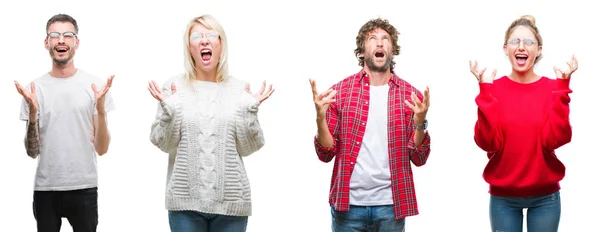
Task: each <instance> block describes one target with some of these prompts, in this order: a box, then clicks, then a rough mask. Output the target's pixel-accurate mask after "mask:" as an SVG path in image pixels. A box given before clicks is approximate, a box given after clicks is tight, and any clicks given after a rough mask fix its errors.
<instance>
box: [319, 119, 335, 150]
mask: <svg viewBox="0 0 600 232" xmlns="http://www.w3.org/2000/svg"><path fill="white" fill-rule="evenodd" d="M317 127H318V131H317V141H318V142H319V144H321V146H323V147H325V148H331V147H333V145H334V142H333V136H332V135H331V132H330V131H329V126H328V125H327V120H326V119H325V116H323V117H320V116H318V117H317Z"/></svg>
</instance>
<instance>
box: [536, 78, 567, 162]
mask: <svg viewBox="0 0 600 232" xmlns="http://www.w3.org/2000/svg"><path fill="white" fill-rule="evenodd" d="M572 92H573V91H572V90H571V89H570V88H569V80H568V79H567V80H565V79H560V80H558V89H557V90H555V91H553V93H552V95H553V96H552V97H553V102H552V106H551V108H550V111H549V116H548V118H547V121H546V122H545V123H544V129H543V140H544V141H543V144H544V146H545V147H546V148H547V149H550V150H554V149H558V148H559V147H561V146H563V145H565V144H567V143H569V142H570V141H571V136H572V134H573V132H572V129H571V123H570V120H569V114H570V107H569V103H570V102H571V98H570V97H569V94H570V93H572Z"/></svg>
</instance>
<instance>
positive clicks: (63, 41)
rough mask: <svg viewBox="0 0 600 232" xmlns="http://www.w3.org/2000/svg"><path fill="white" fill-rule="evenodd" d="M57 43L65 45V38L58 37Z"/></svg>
mask: <svg viewBox="0 0 600 232" xmlns="http://www.w3.org/2000/svg"><path fill="white" fill-rule="evenodd" d="M58 43H60V44H64V43H65V37H64V36H63V35H60V36H58Z"/></svg>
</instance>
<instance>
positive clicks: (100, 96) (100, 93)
mask: <svg viewBox="0 0 600 232" xmlns="http://www.w3.org/2000/svg"><path fill="white" fill-rule="evenodd" d="M113 78H115V75H111V76H110V77H109V78H108V80H107V81H106V85H104V88H102V89H101V90H98V88H97V87H96V84H92V90H93V91H94V97H95V101H96V110H97V111H98V112H102V111H104V100H105V99H106V93H108V90H109V89H110V87H111V86H112V81H113Z"/></svg>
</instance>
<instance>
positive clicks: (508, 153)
mask: <svg viewBox="0 0 600 232" xmlns="http://www.w3.org/2000/svg"><path fill="white" fill-rule="evenodd" d="M542 45H543V39H542V36H541V34H540V32H539V30H538V27H537V26H536V24H535V18H534V17H533V16H530V15H525V16H522V17H521V18H518V19H516V20H514V21H513V22H512V23H511V24H510V26H509V27H508V29H507V30H506V33H505V36H504V46H503V48H504V53H505V54H506V56H507V58H508V61H509V62H510V64H511V66H512V71H511V73H510V74H507V75H504V76H502V77H500V78H497V79H496V78H495V75H496V70H493V71H492V72H491V73H490V74H489V75H484V72H485V70H486V69H485V68H480V67H479V66H478V64H477V62H476V61H475V62H471V72H472V73H473V75H475V77H476V78H477V80H478V82H479V83H478V85H479V91H480V92H479V94H478V95H477V97H476V98H475V102H476V103H477V108H478V110H477V122H476V123H475V136H474V138H475V143H476V144H477V145H478V146H479V147H480V148H481V149H482V150H483V151H485V153H486V154H487V157H488V158H489V162H488V164H487V166H486V167H485V170H484V171H483V178H484V179H485V181H486V182H487V183H488V184H489V185H490V188H489V194H490V205H489V214H490V224H491V227H492V228H491V229H492V231H513V232H521V231H523V219H524V216H523V210H524V209H526V208H527V214H526V216H527V220H526V221H527V231H528V232H556V231H558V225H559V222H560V215H561V198H560V184H559V182H560V181H561V180H562V179H563V178H564V176H565V166H564V164H563V163H562V162H561V161H560V159H559V158H558V156H557V154H556V153H555V150H556V149H558V148H560V147H562V146H564V145H566V144H568V143H569V142H570V141H571V135H572V129H571V123H570V119H569V112H570V106H569V103H570V102H571V98H570V96H569V94H570V93H572V92H573V90H572V89H571V87H570V81H571V75H572V74H573V72H575V70H577V67H578V64H577V59H575V57H572V58H571V61H569V62H567V67H565V68H566V69H559V68H558V67H555V68H554V71H555V74H556V78H549V77H546V76H542V75H539V74H537V73H535V71H534V67H535V65H536V64H537V63H538V62H539V61H540V60H541V59H542Z"/></svg>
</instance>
